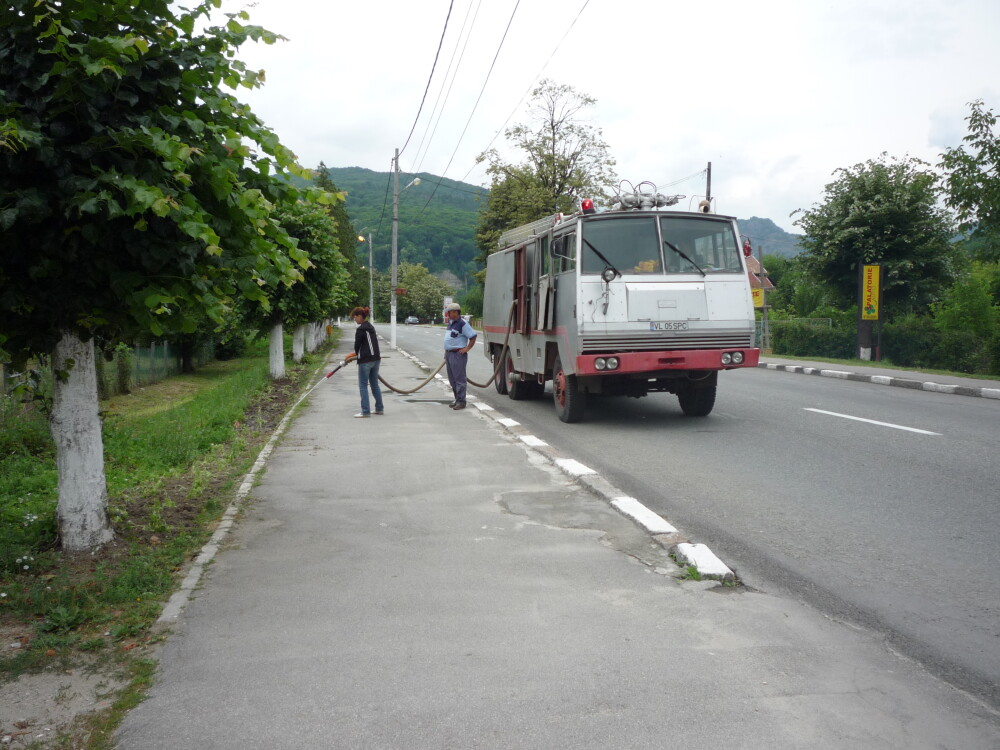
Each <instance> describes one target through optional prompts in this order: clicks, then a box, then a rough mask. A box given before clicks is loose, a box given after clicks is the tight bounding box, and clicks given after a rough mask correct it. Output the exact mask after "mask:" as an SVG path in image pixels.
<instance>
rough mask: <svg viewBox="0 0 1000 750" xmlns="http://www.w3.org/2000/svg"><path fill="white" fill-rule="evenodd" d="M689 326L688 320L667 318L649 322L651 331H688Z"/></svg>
mask: <svg viewBox="0 0 1000 750" xmlns="http://www.w3.org/2000/svg"><path fill="white" fill-rule="evenodd" d="M687 328H688V322H687V321H686V320H665V321H659V322H651V323H650V324H649V330H651V331H686V330H687Z"/></svg>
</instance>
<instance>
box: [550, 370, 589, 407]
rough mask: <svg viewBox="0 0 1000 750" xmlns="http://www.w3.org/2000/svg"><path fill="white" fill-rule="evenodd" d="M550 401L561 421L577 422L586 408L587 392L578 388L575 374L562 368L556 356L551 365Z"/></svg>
mask: <svg viewBox="0 0 1000 750" xmlns="http://www.w3.org/2000/svg"><path fill="white" fill-rule="evenodd" d="M552 402H553V403H554V404H555V407H556V414H558V415H559V419H560V420H562V421H563V422H579V421H580V420H581V419H583V413H584V411H586V408H587V394H586V393H584V392H583V391H581V390H580V389H579V387H578V385H577V381H576V375H569V374H567V373H566V372H565V371H564V370H563V366H562V361H561V360H560V359H559V357H558V356H556V361H555V363H554V364H553V366H552Z"/></svg>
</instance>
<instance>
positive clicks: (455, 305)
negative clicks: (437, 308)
mask: <svg viewBox="0 0 1000 750" xmlns="http://www.w3.org/2000/svg"><path fill="white" fill-rule="evenodd" d="M461 309H462V306H461V305H460V304H458V303H457V302H452V303H451V304H450V305H448V306H447V307H445V308H444V311H445V312H451V311H452V310H461Z"/></svg>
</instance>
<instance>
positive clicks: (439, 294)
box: [375, 263, 454, 320]
mask: <svg viewBox="0 0 1000 750" xmlns="http://www.w3.org/2000/svg"><path fill="white" fill-rule="evenodd" d="M396 275H397V277H398V280H399V282H398V283H399V286H400V287H402V288H403V289H405V290H406V294H403V295H401V296H399V297H397V313H398V318H399V319H400V320H405V319H406V318H407V317H408V316H410V315H415V316H416V317H418V318H420V319H421V320H431V319H432V318H435V317H440V315H441V307H442V303H443V300H444V298H445V297H446V296H452V295H453V293H454V292H453V290H452V288H451V287H450V286H449V285H448V284H446V283H445V282H444V281H442V280H441V279H439V278H438V277H436V276H434V275H433V274H431V272H430V271H428V270H427V268H426V267H425V266H422V265H420V264H413V263H400V264H399V267H398V268H397V269H396ZM391 286H392V284H391V279H390V277H389V274H376V279H375V301H376V305H377V306H378V307H379V308H380V309H382V310H388V309H389V294H390V287H391Z"/></svg>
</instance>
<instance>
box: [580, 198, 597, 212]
mask: <svg viewBox="0 0 1000 750" xmlns="http://www.w3.org/2000/svg"><path fill="white" fill-rule="evenodd" d="M580 210H581V211H583V213H585V214H592V213H595V212H596V211H597V209H595V208H594V201H593V200H591V199H590V198H584V199H583V200H582V201H581V202H580Z"/></svg>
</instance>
